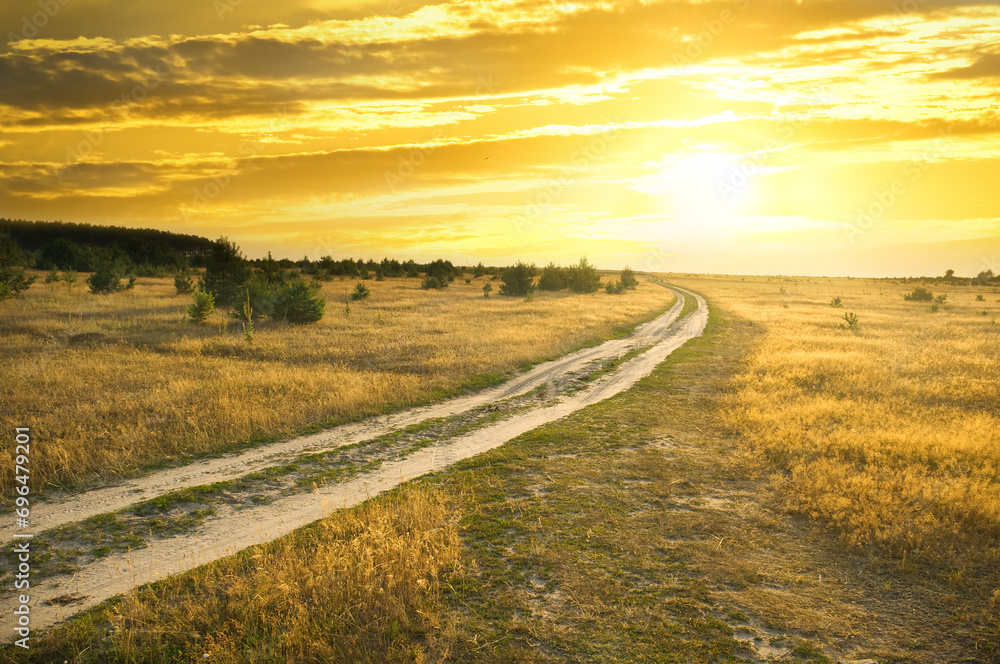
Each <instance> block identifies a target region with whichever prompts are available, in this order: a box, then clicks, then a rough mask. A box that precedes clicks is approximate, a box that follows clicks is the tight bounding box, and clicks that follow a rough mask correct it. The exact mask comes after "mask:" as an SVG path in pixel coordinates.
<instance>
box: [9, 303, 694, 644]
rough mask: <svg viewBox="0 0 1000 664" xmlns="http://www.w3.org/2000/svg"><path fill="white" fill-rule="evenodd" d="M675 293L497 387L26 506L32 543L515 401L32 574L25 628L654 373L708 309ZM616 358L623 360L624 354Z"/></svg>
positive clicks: (285, 528)
mask: <svg viewBox="0 0 1000 664" xmlns="http://www.w3.org/2000/svg"><path fill="white" fill-rule="evenodd" d="M671 290H674V292H675V293H676V294H677V296H678V298H677V303H676V304H675V305H674V306H673V307H672V308H671V309H670V310H669V311H667V312H666V313H664V314H663V315H661V316H659V317H658V318H656V319H655V320H653V321H650V322H648V323H645V324H643V325H641V326H639V327H638V328H636V329H635V330H634V331H633V332H632V334H630V335H629V336H627V337H624V338H622V339H615V340H611V341H607V342H605V343H603V344H600V345H598V346H594V347H592V348H586V349H583V350H580V351H578V352H575V353H571V354H569V355H567V356H565V357H562V358H559V359H557V360H553V361H551V362H546V363H544V364H540V365H537V366H536V367H534V368H533V369H532V370H530V371H528V372H526V373H524V374H521V375H519V376H517V377H515V378H513V379H511V380H510V381H508V382H506V383H504V384H503V385H500V386H498V387H495V388H490V389H486V390H482V391H480V392H477V393H476V394H472V395H469V396H465V397H459V398H455V399H450V400H447V401H443V402H441V403H438V404H434V405H430V406H425V407H420V408H413V409H409V410H406V411H402V412H399V413H395V414H392V415H388V416H384V417H378V418H373V419H371V420H367V421H365V422H360V423H357V424H348V425H344V426H340V427H335V428H332V429H329V430H326V431H323V432H321V433H317V434H314V435H309V436H302V437H299V438H294V439H291V440H287V441H282V442H279V443H274V444H271V445H266V446H262V447H259V448H255V449H253V450H249V451H246V452H243V453H241V454H234V455H231V456H227V457H223V458H219V459H212V460H208V461H200V462H198V463H196V464H192V465H190V466H185V467H181V468H170V469H166V470H162V471H158V472H155V473H152V474H150V475H147V476H144V477H141V478H137V479H133V480H129V481H127V482H123V483H121V484H118V485H116V486H113V487H107V488H100V489H94V490H91V491H87V492H85V493H81V494H77V495H64V496H56V497H54V498H53V499H50V500H49V501H47V502H45V503H39V504H36V505H33V506H32V511H31V516H32V523H33V526H34V528H33V530H32V532H34V533H36V534H35V538H34V541H36V542H37V541H42V540H44V539H45V537H46V533H45V532H43V531H44V530H45V529H50V528H54V527H56V526H59V525H62V524H69V523H73V522H77V521H81V520H83V519H86V518H88V517H92V516H95V515H99V514H107V513H109V512H115V511H118V510H122V509H124V508H128V507H129V506H131V505H134V504H136V503H139V502H141V501H145V500H149V499H150V498H154V497H157V496H161V495H163V494H167V493H169V492H172V491H176V490H178V489H182V488H186V487H196V486H203V485H206V484H211V483H213V482H219V481H223V480H230V479H236V478H242V477H246V476H247V475H249V474H250V473H254V472H257V471H261V470H264V469H268V468H273V467H275V466H279V465H281V464H287V463H290V462H293V461H294V460H296V459H299V458H302V455H304V454H317V453H321V452H327V451H330V450H336V449H338V448H344V447H347V446H350V445H356V444H359V443H363V442H364V441H371V440H372V439H374V438H378V437H379V436H385V435H386V434H390V433H393V432H399V431H401V430H404V429H405V428H406V427H411V426H412V425H415V424H419V423H422V422H428V421H432V420H435V421H436V420H439V419H441V418H445V419H446V418H453V419H454V418H460V417H463V416H468V414H470V413H473V412H476V411H477V409H480V410H482V409H483V408H487V409H488V408H491V407H492V406H491V404H496V403H500V402H505V401H506V402H510V401H511V400H512V399H517V398H521V399H522V401H521V402H520V405H519V406H518V407H517V408H516V409H514V410H512V411H511V412H510V413H509V414H508V413H503V412H501V413H500V415H501V416H502V418H501V419H499V421H496V420H495V419H494V420H490V421H486V422H480V423H479V424H478V425H476V426H474V428H473V429H472V430H471V431H463V432H462V433H460V434H458V435H453V436H442V437H441V438H439V439H435V440H433V444H429V445H425V446H422V447H420V448H419V449H416V450H415V451H412V452H410V453H407V454H406V455H396V456H395V457H386V458H385V459H384V460H383V461H382V462H381V463H380V464H379V465H378V466H377V467H376V468H375V469H374V470H371V471H369V472H362V473H359V474H356V475H353V476H351V477H349V478H348V479H345V480H344V481H339V482H333V483H325V484H324V485H322V486H319V487H318V488H316V489H315V490H313V491H311V492H308V493H297V494H292V495H283V494H282V493H280V492H275V494H274V495H272V496H270V497H269V499H268V501H267V502H266V503H265V504H259V505H254V506H250V507H242V506H241V508H239V509H221V510H220V511H218V512H217V513H216V514H214V515H213V517H212V518H210V519H208V520H207V521H205V522H204V523H202V524H201V525H200V526H199V527H198V528H197V529H196V530H194V531H193V532H185V533H183V534H179V535H176V536H174V537H163V538H154V539H151V540H150V541H149V542H148V543H147V545H146V546H145V547H144V548H139V549H136V550H132V551H128V552H127V553H122V554H113V555H109V556H107V557H105V558H102V559H97V560H94V561H93V562H90V563H89V564H85V565H83V567H82V569H80V570H79V571H77V572H76V573H75V574H73V575H68V574H67V575H60V576H52V577H49V578H44V579H42V580H39V581H37V582H35V581H32V584H31V589H30V594H31V626H32V628H34V629H40V628H44V627H48V626H51V625H53V624H56V623H58V622H61V621H62V620H64V619H65V618H67V617H69V616H71V615H72V614H74V613H76V612H78V611H80V610H82V609H85V608H88V607H90V606H93V605H95V604H98V603H100V602H101V601H103V600H105V599H107V598H109V597H112V596H114V595H117V594H120V593H123V592H127V591H129V590H130V589H132V588H133V587H136V586H139V585H142V584H145V583H149V582H151V581H155V580H157V579H161V578H164V577H165V576H168V575H172V574H177V573H180V572H183V571H186V570H189V569H192V568H194V567H197V566H198V565H202V564H205V563H208V562H211V561H213V560H216V559H218V558H221V557H223V556H226V555H230V554H233V553H235V552H237V551H239V550H241V549H244V548H246V547H248V546H251V545H253V544H259V543H263V542H267V541H270V540H273V539H275V538H278V537H281V536H283V535H285V534H287V533H289V532H291V531H292V530H294V529H296V528H298V527H300V526H303V525H305V524H307V523H310V522H312V521H315V520H317V519H320V518H322V517H323V516H324V515H326V514H329V513H330V512H331V511H332V510H334V509H338V508H343V507H349V506H352V505H356V504H358V503H360V502H362V501H364V500H365V499H367V498H369V497H371V496H374V495H376V494H378V493H380V492H382V491H385V490H387V489H390V488H392V487H395V486H397V485H399V484H400V483H402V482H406V481H408V480H411V479H414V478H416V477H420V476H421V475H425V474H427V473H429V472H433V471H437V470H441V469H443V468H446V467H447V466H449V465H451V464H453V463H455V462H457V461H459V460H462V459H466V458H469V457H471V456H474V455H476V454H479V453H481V452H484V451H486V450H489V449H492V448H495V447H498V446H499V445H502V444H503V443H505V442H507V441H508V440H511V439H512V438H515V437H517V436H519V435H520V434H522V433H525V432H527V431H530V430H532V429H535V428H537V427H539V426H541V425H543V424H546V423H548V422H552V421H555V420H558V419H560V418H562V417H565V416H567V415H569V414H571V413H573V412H574V411H577V410H579V409H581V408H584V407H586V406H589V405H591V404H594V403H597V402H599V401H602V400H604V399H607V398H609V397H612V396H614V395H616V394H618V393H620V392H622V391H624V390H627V389H628V388H630V387H631V386H632V385H634V384H635V383H636V382H638V381H639V380H640V379H641V378H643V377H644V376H646V375H648V374H649V373H650V372H652V371H653V369H654V368H655V367H656V366H657V365H658V364H659V363H660V362H662V361H663V360H664V359H665V358H666V357H667V356H668V355H669V354H670V353H671V352H673V351H674V350H676V349H677V348H679V347H680V346H681V345H683V344H684V343H685V342H686V341H688V340H689V339H692V338H694V337H696V336H698V335H700V334H701V333H702V331H703V330H704V328H705V325H706V324H707V321H708V307H707V305H706V303H705V301H704V300H703V299H702V298H701V297H700V296H698V295H696V294H694V293H690V292H688V291H685V290H683V289H679V288H675V287H671ZM685 298H694V299H695V301H696V302H697V308H696V309H695V310H694V311H693V312H692V313H689V314H688V315H686V316H685V317H684V318H683V319H680V320H679V318H680V314H681V311H682V310H683V307H684V301H685ZM622 358H626V359H624V360H623V361H621V360H622ZM615 361H620V363H619V364H617V365H616V366H613V368H611V369H608V367H609V366H611V365H609V363H611V362H615ZM592 376H596V378H591V377H592ZM529 393H533V394H539V393H543V394H545V395H546V397H545V398H544V399H541V400H539V399H535V400H534V401H530V402H526V401H524V400H523V399H524V395H528V394H529ZM466 428H468V427H466ZM15 532H16V531H15V530H14V529H13V528H10V527H5V528H4V529H2V530H0V539H2V540H3V541H4V546H6V547H10V546H12V544H11V543H10V542H11V540H12V538H13V536H14V534H15ZM68 596H71V597H72V598H74V599H73V600H72V601H71V602H70V603H68V604H66V605H58V604H55V605H47V604H45V603H44V602H46V601H47V600H50V599H52V598H56V597H64V598H65V597H68ZM0 606H2V609H0V611H2V612H3V616H4V622H5V628H4V634H5V635H7V636H6V638H7V640H11V639H12V637H11V636H10V635H12V634H13V618H12V616H13V610H14V608H15V607H16V602H15V598H14V597H13V596H6V597H4V598H3V599H0Z"/></svg>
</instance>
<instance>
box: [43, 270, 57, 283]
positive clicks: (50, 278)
mask: <svg viewBox="0 0 1000 664" xmlns="http://www.w3.org/2000/svg"><path fill="white" fill-rule="evenodd" d="M57 281H59V270H58V269H57V268H55V267H53V268H52V269H51V270H49V273H48V274H47V275H45V283H47V284H52V283H55V282H57Z"/></svg>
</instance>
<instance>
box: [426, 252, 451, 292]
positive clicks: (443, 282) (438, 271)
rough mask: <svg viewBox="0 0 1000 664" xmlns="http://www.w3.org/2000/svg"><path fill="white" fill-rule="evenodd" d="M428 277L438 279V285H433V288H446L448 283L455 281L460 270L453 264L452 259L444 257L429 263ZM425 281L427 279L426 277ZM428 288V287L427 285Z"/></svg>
mask: <svg viewBox="0 0 1000 664" xmlns="http://www.w3.org/2000/svg"><path fill="white" fill-rule="evenodd" d="M426 272H427V277H428V278H430V279H433V280H436V283H437V284H439V285H437V286H431V288H446V287H447V286H448V284H450V283H451V282H452V281H454V279H455V277H456V276H458V270H457V269H455V266H454V265H452V263H451V261H446V260H442V259H440V258H439V259H437V260H436V261H433V262H431V263H428V264H427V269H426ZM424 281H427V279H425V280H424ZM425 288H426V287H425Z"/></svg>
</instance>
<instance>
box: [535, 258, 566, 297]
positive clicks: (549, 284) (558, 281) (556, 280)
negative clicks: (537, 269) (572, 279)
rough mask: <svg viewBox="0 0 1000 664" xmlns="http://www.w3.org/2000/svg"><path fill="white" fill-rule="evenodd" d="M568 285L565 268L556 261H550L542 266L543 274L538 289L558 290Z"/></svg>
mask: <svg viewBox="0 0 1000 664" xmlns="http://www.w3.org/2000/svg"><path fill="white" fill-rule="evenodd" d="M565 287H566V277H565V275H564V274H563V269H562V268H561V267H559V266H558V265H556V264H555V263H549V264H548V265H546V266H545V267H544V268H542V276H541V277H539V279H538V290H543V291H558V290H562V289H563V288H565Z"/></svg>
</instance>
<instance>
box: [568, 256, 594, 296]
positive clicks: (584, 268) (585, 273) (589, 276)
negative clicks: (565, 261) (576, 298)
mask: <svg viewBox="0 0 1000 664" xmlns="http://www.w3.org/2000/svg"><path fill="white" fill-rule="evenodd" d="M566 281H567V285H568V286H569V288H570V290H572V291H573V292H574V293H593V292H595V291H596V290H597V289H598V288H600V287H601V276H600V275H599V274H597V268H595V267H594V266H593V265H591V264H590V263H588V262H587V257H586V256H584V257H583V258H581V259H580V262H579V263H577V264H576V265H573V266H571V267H568V268H566Z"/></svg>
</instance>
